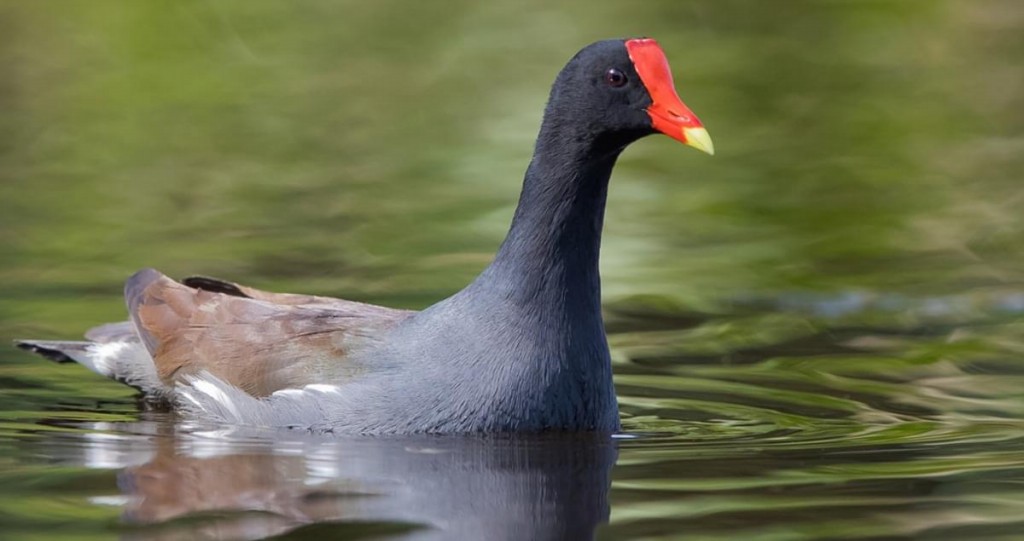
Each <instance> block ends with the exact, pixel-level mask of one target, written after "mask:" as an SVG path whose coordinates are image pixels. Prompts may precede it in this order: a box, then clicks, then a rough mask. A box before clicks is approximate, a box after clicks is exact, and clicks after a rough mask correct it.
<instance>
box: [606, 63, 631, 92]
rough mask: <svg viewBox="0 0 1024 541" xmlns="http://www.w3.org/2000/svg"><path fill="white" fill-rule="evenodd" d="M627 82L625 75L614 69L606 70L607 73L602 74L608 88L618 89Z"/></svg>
mask: <svg viewBox="0 0 1024 541" xmlns="http://www.w3.org/2000/svg"><path fill="white" fill-rule="evenodd" d="M628 80H629V79H627V78H626V74H625V73H622V72H621V71H619V70H617V69H615V68H608V71H606V72H604V82H606V83H608V86H613V87H615V88H618V87H620V86H622V85H624V84H626V82H627V81H628Z"/></svg>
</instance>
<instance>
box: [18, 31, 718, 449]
mask: <svg viewBox="0 0 1024 541" xmlns="http://www.w3.org/2000/svg"><path fill="white" fill-rule="evenodd" d="M658 132H660V133H663V134H665V135H668V136H669V137H672V138H674V139H677V140H678V141H680V142H682V143H685V144H687V145H690V146H693V147H695V148H697V149H699V150H702V151H704V152H707V153H708V154H713V153H714V149H713V147H712V143H711V139H710V137H709V136H708V133H707V131H706V130H705V129H704V127H703V125H702V123H701V122H700V120H698V118H697V117H696V115H694V114H693V112H692V111H691V110H690V109H689V107H687V106H686V105H685V104H684V103H683V102H682V100H681V99H680V98H679V96H678V94H677V93H676V90H675V86H674V83H673V80H672V73H671V70H670V68H669V65H668V61H667V59H666V58H665V54H664V52H663V50H662V49H661V47H660V46H659V45H658V43H657V42H656V41H655V40H653V39H647V38H641V39H614V40H605V41H599V42H596V43H593V44H591V45H588V46H587V47H585V48H583V49H582V50H580V51H579V52H578V53H577V54H576V55H575V56H574V57H573V58H572V59H571V60H570V61H569V62H568V64H566V66H565V67H564V68H563V69H562V70H561V72H560V73H559V74H558V76H557V78H556V79H555V82H554V85H553V86H552V89H551V94H550V97H549V99H548V102H547V106H546V108H545V111H544V118H543V121H542V124H541V128H540V134H539V135H538V137H537V141H536V146H535V149H534V154H533V158H532V160H531V161H530V164H529V167H528V168H527V170H526V175H525V179H524V181H523V188H522V192H521V195H520V199H519V204H518V206H517V208H516V211H515V215H514V217H513V219H512V225H511V227H510V229H509V232H508V235H507V236H506V238H505V240H504V242H503V243H502V244H501V247H500V248H499V249H498V252H497V255H496V256H495V258H494V260H493V262H492V263H491V264H490V265H489V266H488V267H487V268H486V269H485V270H484V271H483V272H482V273H481V274H480V275H479V276H478V277H477V278H476V279H475V280H474V281H473V282H472V283H470V284H469V285H468V286H466V287H465V288H464V289H463V290H461V291H459V292H458V293H456V294H454V295H452V296H451V297H448V298H446V299H444V300H442V301H440V302H438V303H436V304H434V305H432V306H430V307H428V308H426V309H424V310H422V311H419V312H416V311H409V310H397V309H392V308H386V307H382V306H375V305H370V304H364V303H359V302H353V301H348V300H342V299H334V298H328V297H321V296H313V295H298V294H288V293H271V292H267V291H261V290H258V289H254V288H251V287H246V286H243V285H239V284H235V283H232V282H227V281H223V280H218V279H214V278H207V277H192V278H186V279H184V280H182V281H181V282H177V281H174V280H172V279H170V278H168V277H167V276H165V275H163V274H161V273H160V272H158V271H156V270H153V269H144V270H141V271H139V272H137V273H135V274H134V275H133V276H132V277H131V278H129V279H128V281H127V283H126V284H125V300H126V303H127V307H128V313H129V315H130V320H129V321H126V322H122V323H112V324H108V325H103V326H100V327H97V328H94V329H92V330H90V331H88V333H86V335H85V336H86V339H87V341H52V340H20V341H17V342H16V343H17V345H18V346H19V347H21V348H23V349H27V350H30V351H34V352H36V353H39V354H41V355H43V356H44V357H47V358H49V359H52V360H55V361H58V362H75V363H79V364H82V365H85V366H86V367H88V368H89V369H91V370H92V371H94V372H97V373H98V374H101V375H103V376H106V377H109V378H112V379H114V380H117V381H119V382H122V383H125V384H127V385H130V386H132V387H135V388H136V389H138V390H139V391H141V393H142V394H143V396H144V397H145V398H146V399H148V400H154V401H165V402H166V403H169V404H171V405H173V407H175V408H176V409H178V410H180V411H182V412H183V413H184V414H185V415H191V416H194V417H195V418H198V419H204V420H209V421H213V422H220V423H228V424H239V425H247V426H261V427H289V428H299V429H305V430H311V431H317V432H337V433H366V434H403V433H508V432H537V431H545V430H559V431H601V432H613V431H616V430H618V429H619V413H618V405H617V402H616V397H615V388H614V385H613V382H612V368H611V360H610V356H609V351H608V343H607V339H606V336H605V330H604V322H603V320H602V316H601V285H600V276H599V275H598V256H599V251H600V244H601V230H602V226H603V221H604V209H605V201H606V196H607V191H608V181H609V178H610V177H611V173H612V168H613V167H614V165H615V162H616V160H617V158H618V157H619V155H620V153H621V152H622V151H623V150H624V149H625V148H626V147H627V146H628V145H629V144H631V143H633V142H634V141H636V140H638V139H640V138H642V137H644V136H647V135H650V134H654V133H658Z"/></svg>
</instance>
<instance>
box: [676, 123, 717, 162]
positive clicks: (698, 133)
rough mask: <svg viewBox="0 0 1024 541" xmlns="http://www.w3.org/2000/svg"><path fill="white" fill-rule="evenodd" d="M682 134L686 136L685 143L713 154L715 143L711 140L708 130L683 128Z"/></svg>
mask: <svg viewBox="0 0 1024 541" xmlns="http://www.w3.org/2000/svg"><path fill="white" fill-rule="evenodd" d="M683 136H684V137H685V138H686V144H687V145H690V146H691V147H693V148H695V149H697V150H700V151H702V152H707V153H708V154H710V155H711V156H714V155H715V144H714V143H712V142H711V136H710V135H708V130H705V129H704V128H683Z"/></svg>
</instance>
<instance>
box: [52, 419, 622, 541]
mask: <svg viewBox="0 0 1024 541" xmlns="http://www.w3.org/2000/svg"><path fill="white" fill-rule="evenodd" d="M116 426H117V427H118V430H117V432H119V433H114V432H111V431H110V430H109V429H110V428H111V427H110V426H104V427H96V428H104V429H107V430H104V431H102V432H96V433H91V434H86V435H84V436H82V435H81V434H79V435H78V436H76V437H75V440H76V441H73V442H69V441H66V440H65V441H64V442H62V443H63V445H57V446H54V447H51V449H50V452H51V453H53V452H56V453H58V454H59V456H58V457H56V458H58V459H60V460H61V461H63V462H72V463H78V464H79V465H86V466H92V467H102V468H111V467H118V468H123V469H122V470H121V471H120V472H119V473H118V486H119V487H120V488H121V491H122V493H123V494H122V495H121V496H120V497H113V498H112V497H109V496H106V497H100V498H98V500H102V501H100V502H98V503H118V504H121V505H123V508H124V512H123V515H122V516H123V520H124V522H125V523H126V529H125V532H124V538H126V539H261V538H265V537H271V536H277V535H281V534H284V533H289V532H290V534H289V536H288V538H290V539H291V538H306V536H307V535H308V536H309V538H310V539H318V538H320V537H321V536H334V537H337V536H339V535H343V536H344V537H346V538H349V537H350V536H351V537H360V538H361V537H364V536H372V537H374V538H378V537H387V538H396V539H517V540H520V539H531V540H532V539H588V538H591V537H593V535H594V530H595V528H596V527H597V526H598V525H599V524H601V523H602V522H605V521H606V520H607V518H608V498H607V496H608V489H609V484H610V470H611V468H612V465H613V464H614V463H615V458H616V447H615V443H614V441H613V440H612V439H611V438H610V437H607V436H597V435H554V434H550V435H540V436H507V437H505V436H502V437H429V436H417V437H401V438H398V437H389V438H352V437H347V438H339V437H323V436H311V435H298V434H295V433H284V434H281V433H274V434H271V435H269V436H268V435H267V434H260V435H258V436H255V435H253V434H244V435H242V434H239V433H237V432H235V433H230V434H227V433H223V432H221V433H214V432H203V431H191V432H186V431H183V430H181V429H180V428H176V427H173V426H169V425H167V424H164V423H139V424H132V425H116ZM126 429H127V430H126ZM125 432H129V433H130V434H128V435H125ZM146 432H149V433H150V435H148V436H147V435H145V433H146ZM161 432H167V433H161ZM66 437H67V436H63V437H62V439H63V438H66ZM79 438H80V441H78V440H79ZM293 536H295V537H293Z"/></svg>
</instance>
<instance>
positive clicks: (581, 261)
mask: <svg viewBox="0 0 1024 541" xmlns="http://www.w3.org/2000/svg"><path fill="white" fill-rule="evenodd" d="M573 131H574V130H572V129H571V127H570V126H568V125H565V124H561V123H559V122H557V121H551V120H545V123H544V126H543V127H542V128H541V133H540V136H539V137H538V140H537V147H536V150H535V151H534V155H533V160H532V161H531V162H530V167H529V168H528V169H527V171H526V178H525V180H524V182H523V191H522V194H521V195H520V198H519V206H518V207H517V208H516V213H515V217H514V218H513V220H512V227H511V229H510V230H509V233H508V236H507V237H506V238H505V242H504V243H503V244H502V245H501V248H500V249H499V250H498V254H497V256H496V257H495V260H494V262H493V263H492V264H491V266H490V267H488V268H487V270H485V271H484V273H483V274H481V275H480V277H479V278H478V279H477V283H476V284H475V285H476V286H477V287H480V288H484V289H488V290H490V291H492V292H495V293H498V294H500V295H501V296H503V297H505V299H506V300H509V301H511V302H514V303H516V304H520V305H526V306H529V305H532V304H534V303H536V306H538V307H547V309H552V308H562V309H564V310H567V311H568V313H570V314H573V313H575V314H589V315H592V316H596V317H597V319H598V320H599V319H600V307H601V281H600V276H599V275H598V259H599V256H600V247H601V229H602V227H603V224H604V209H605V200H606V197H607V193H608V179H609V177H610V176H611V172H612V167H613V166H614V165H615V160H616V159H617V158H618V155H619V152H620V151H621V147H618V146H613V147H611V148H608V147H607V146H606V145H603V144H601V143H600V142H597V141H595V140H593V138H588V137H586V136H585V135H581V134H579V133H573ZM602 147H604V148H602Z"/></svg>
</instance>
